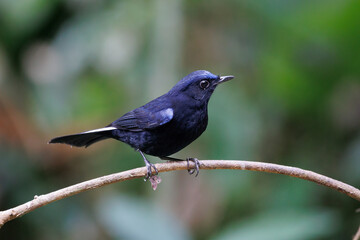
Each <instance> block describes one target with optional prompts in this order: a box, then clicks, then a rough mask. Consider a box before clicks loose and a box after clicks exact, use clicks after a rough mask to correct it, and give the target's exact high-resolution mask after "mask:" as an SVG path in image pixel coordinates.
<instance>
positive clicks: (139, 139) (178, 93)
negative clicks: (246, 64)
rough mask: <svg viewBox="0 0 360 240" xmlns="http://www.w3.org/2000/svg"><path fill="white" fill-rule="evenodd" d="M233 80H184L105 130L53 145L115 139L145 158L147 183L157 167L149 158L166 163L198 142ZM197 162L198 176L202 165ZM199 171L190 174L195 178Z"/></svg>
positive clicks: (202, 75)
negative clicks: (215, 96)
mask: <svg viewBox="0 0 360 240" xmlns="http://www.w3.org/2000/svg"><path fill="white" fill-rule="evenodd" d="M233 78H234V77H233V76H222V77H221V76H217V75H214V74H212V73H210V72H208V71H204V70H199V71H195V72H192V73H190V74H189V75H187V76H186V77H184V78H183V79H181V80H180V81H179V82H178V83H177V84H176V85H175V86H174V87H173V88H172V89H170V91H169V92H167V93H165V94H164V95H162V96H160V97H158V98H156V99H154V100H152V101H151V102H149V103H147V104H145V105H144V106H141V107H139V108H136V109H134V110H132V111H130V112H128V113H126V114H125V115H123V116H122V117H120V118H119V119H117V120H115V121H114V122H112V123H111V124H109V125H107V126H106V127H104V128H99V129H94V130H90V131H87V132H82V133H78V134H73V135H67V136H62V137H57V138H54V139H52V140H51V141H50V142H49V143H65V144H69V145H71V146H76V147H88V146H90V145H91V144H93V143H96V142H98V141H101V140H104V139H108V138H113V139H116V140H119V141H122V142H124V143H127V144H129V145H130V146H131V147H133V148H134V149H136V150H137V151H139V152H140V154H141V155H142V157H143V159H144V161H145V164H146V166H147V175H146V179H147V178H149V177H150V176H151V175H152V169H151V168H153V169H154V170H155V172H156V174H157V173H158V172H157V169H156V167H155V165H153V164H152V163H150V162H149V161H148V160H147V159H146V157H145V155H144V153H145V154H149V155H152V156H157V157H160V158H161V159H163V160H175V161H179V160H180V159H176V158H171V157H168V156H169V155H171V154H173V153H176V152H178V151H179V150H181V149H183V148H184V147H186V146H187V145H189V144H190V143H191V142H192V141H194V140H195V139H197V138H198V137H199V136H200V135H201V134H202V133H203V132H204V131H205V129H206V126H207V124H208V102H209V99H210V97H211V95H212V93H213V92H214V90H215V88H216V87H217V86H218V85H219V84H220V83H223V82H226V81H228V80H231V79H233ZM189 160H190V161H194V162H195V166H196V167H195V170H196V175H197V174H198V173H199V162H198V160H197V159H196V158H188V159H187V161H189ZM195 170H192V171H190V170H189V172H190V173H191V174H192V173H194V171H195Z"/></svg>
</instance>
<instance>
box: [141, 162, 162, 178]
mask: <svg viewBox="0 0 360 240" xmlns="http://www.w3.org/2000/svg"><path fill="white" fill-rule="evenodd" d="M146 168H147V173H146V176H145V179H144V180H145V181H147V180H149V178H151V176H153V175H158V174H159V171H158V170H157V168H156V167H155V165H154V164H152V163H150V162H149V163H146ZM151 168H153V169H154V171H155V174H153V173H152V169H151Z"/></svg>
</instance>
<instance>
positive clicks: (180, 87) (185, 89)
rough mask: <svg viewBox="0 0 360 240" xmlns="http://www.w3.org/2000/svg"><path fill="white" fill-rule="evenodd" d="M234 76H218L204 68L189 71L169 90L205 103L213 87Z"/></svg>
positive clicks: (174, 93) (171, 92) (170, 92)
mask: <svg viewBox="0 0 360 240" xmlns="http://www.w3.org/2000/svg"><path fill="white" fill-rule="evenodd" d="M233 78H234V76H218V75H215V74H212V73H211V72H208V71H205V70H198V71H195V72H192V73H190V74H189V75H187V76H185V77H184V78H183V79H181V80H180V81H179V82H178V83H177V84H176V85H175V86H174V87H173V88H172V89H171V90H170V91H169V94H172V95H186V96H188V97H191V98H193V99H195V100H198V101H201V102H204V103H207V102H208V101H209V99H210V97H211V95H212V93H213V92H214V90H215V88H216V87H217V86H218V85H219V84H220V83H223V82H226V81H229V80H231V79H233Z"/></svg>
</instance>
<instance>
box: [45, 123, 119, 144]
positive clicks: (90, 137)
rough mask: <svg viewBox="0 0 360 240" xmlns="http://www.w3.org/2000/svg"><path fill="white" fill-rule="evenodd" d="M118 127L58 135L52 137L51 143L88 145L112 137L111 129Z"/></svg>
mask: <svg viewBox="0 0 360 240" xmlns="http://www.w3.org/2000/svg"><path fill="white" fill-rule="evenodd" d="M116 129H117V128H115V127H105V128H99V129H94V130H90V131H87V132H82V133H78V134H72V135H66V136H62V137H56V138H53V139H51V140H50V141H49V143H64V144H68V145H71V146H75V147H88V146H90V145H91V144H93V143H96V142H99V141H102V140H105V139H107V138H111V137H112V134H111V131H113V130H116Z"/></svg>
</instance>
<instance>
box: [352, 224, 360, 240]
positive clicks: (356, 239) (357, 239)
mask: <svg viewBox="0 0 360 240" xmlns="http://www.w3.org/2000/svg"><path fill="white" fill-rule="evenodd" d="M353 240H360V227H359V229H358V230H357V232H356V234H355V236H354V238H353Z"/></svg>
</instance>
